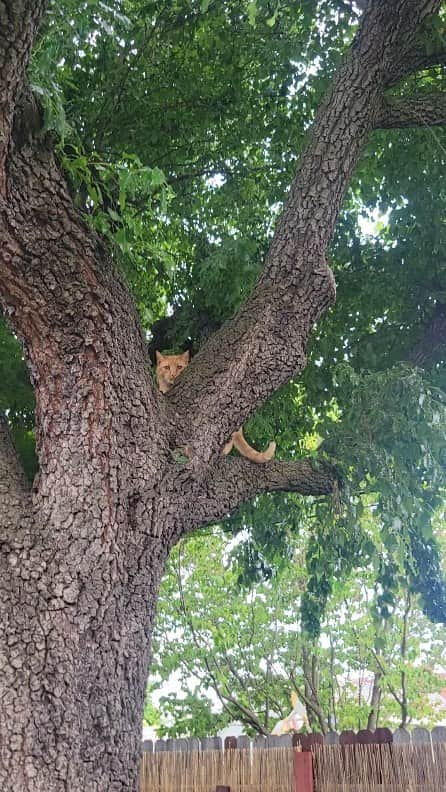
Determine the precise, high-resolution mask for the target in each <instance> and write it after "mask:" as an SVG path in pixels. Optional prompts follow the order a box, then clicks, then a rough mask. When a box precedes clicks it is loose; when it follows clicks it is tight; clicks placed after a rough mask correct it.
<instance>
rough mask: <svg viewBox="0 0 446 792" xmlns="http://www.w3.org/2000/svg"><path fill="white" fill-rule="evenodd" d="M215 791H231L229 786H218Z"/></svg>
mask: <svg viewBox="0 0 446 792" xmlns="http://www.w3.org/2000/svg"><path fill="white" fill-rule="evenodd" d="M215 792H231V787H228V786H218V787H216V788H215Z"/></svg>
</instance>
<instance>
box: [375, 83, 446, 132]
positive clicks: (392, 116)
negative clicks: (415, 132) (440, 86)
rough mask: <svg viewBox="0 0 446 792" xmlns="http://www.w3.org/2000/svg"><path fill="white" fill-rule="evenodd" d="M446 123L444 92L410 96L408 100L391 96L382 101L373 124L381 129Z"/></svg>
mask: <svg viewBox="0 0 446 792" xmlns="http://www.w3.org/2000/svg"><path fill="white" fill-rule="evenodd" d="M444 124H446V93H440V92H437V93H433V94H422V95H421V96H411V97H410V100H407V99H400V98H396V97H392V98H389V99H386V100H384V101H383V104H382V107H381V109H380V110H379V112H378V114H377V117H376V121H375V126H376V127H380V128H381V129H392V128H395V127H399V128H401V127H414V126H423V125H426V126H444Z"/></svg>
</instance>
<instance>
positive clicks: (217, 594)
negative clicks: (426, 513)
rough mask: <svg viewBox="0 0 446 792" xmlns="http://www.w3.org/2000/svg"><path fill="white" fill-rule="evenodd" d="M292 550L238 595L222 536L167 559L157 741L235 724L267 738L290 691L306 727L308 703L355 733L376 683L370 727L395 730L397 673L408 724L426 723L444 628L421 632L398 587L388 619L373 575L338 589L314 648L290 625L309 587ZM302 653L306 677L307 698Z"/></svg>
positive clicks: (422, 621) (299, 544)
mask: <svg viewBox="0 0 446 792" xmlns="http://www.w3.org/2000/svg"><path fill="white" fill-rule="evenodd" d="M370 528H371V530H372V526H370ZM375 530H376V529H375ZM292 545H293V562H294V563H293V564H290V563H288V564H287V565H285V566H284V567H283V569H282V572H281V573H280V574H279V575H276V576H275V578H274V580H272V581H269V582H261V583H258V584H256V585H255V586H254V588H253V589H252V591H251V592H250V594H249V595H248V596H247V595H246V593H245V592H241V591H240V588H239V586H238V582H237V570H236V569H235V568H234V566H233V565H232V564H231V562H230V558H231V550H230V543H228V540H227V538H225V537H224V535H223V534H221V533H220V532H214V533H212V534H210V535H206V536H202V535H196V536H194V537H192V538H191V539H190V540H188V541H187V542H183V543H182V544H181V545H180V547H179V548H176V549H175V550H174V552H173V554H172V556H171V559H170V562H169V569H168V573H167V575H166V576H165V578H164V581H163V585H162V589H161V596H160V601H159V609H158V617H157V625H156V630H155V635H154V665H153V668H152V672H153V679H152V682H151V691H152V696H153V699H154V700H157V701H158V712H157V719H158V720H157V723H158V724H159V725H158V727H157V728H158V731H159V733H160V734H165V735H169V736H183V735H190V736H208V735H210V734H214V733H216V731H217V730H218V729H219V728H221V727H222V726H223V725H226V724H227V723H228V722H230V721H231V720H233V719H237V720H239V721H241V722H242V723H243V724H244V726H245V729H246V731H247V732H249V733H262V732H263V730H265V731H270V730H271V729H272V728H273V726H274V725H275V723H276V722H277V721H278V720H279V719H281V718H283V717H285V716H286V715H287V714H288V712H289V711H290V709H291V706H290V694H291V691H292V690H297V691H298V695H299V697H300V699H301V700H307V711H308V713H309V715H310V716H311V705H312V704H313V705H314V706H315V707H317V708H319V709H320V710H321V713H322V715H321V717H322V725H323V726H324V727H325V728H327V727H328V725H331V726H332V727H333V728H338V729H342V728H354V729H359V728H365V727H366V726H367V722H368V717H369V714H370V710H371V703H370V695H371V687H372V683H373V681H374V680H375V681H376V683H377V684H378V685H379V687H380V690H381V702H380V709H379V720H378V723H379V724H380V725H387V726H392V725H393V726H396V725H397V724H398V723H399V722H400V721H401V717H402V706H401V701H402V699H403V692H402V691H403V688H402V685H403V677H402V674H404V691H405V696H406V698H407V705H408V717H409V720H410V722H411V724H412V725H414V724H415V723H427V724H432V725H433V724H434V723H435V719H436V717H437V713H436V709H435V704H434V701H433V700H432V699H430V698H429V696H430V694H432V693H434V692H435V691H438V690H439V689H440V688H441V686H442V679H441V676H438V675H437V674H436V673H435V667H436V666H438V667H441V662H442V660H441V657H442V651H443V646H444V642H443V638H442V629H443V628H439V627H435V626H433V625H431V624H430V623H429V621H428V620H427V619H426V618H425V617H423V616H422V615H421V613H420V612H419V611H418V610H417V609H416V608H415V607H413V605H412V604H411V603H410V600H409V606H408V597H407V592H406V591H405V586H404V579H403V578H401V577H400V578H398V577H397V578H396V582H395V587H394V600H393V608H392V614H391V615H388V616H387V617H386V618H383V617H382V603H379V600H380V598H382V592H381V593H380V591H381V590H380V587H379V586H378V585H377V584H376V583H375V582H374V570H373V569H372V568H370V567H362V568H361V569H360V571H359V574H357V575H356V576H355V575H351V576H350V577H349V578H348V580H347V581H346V582H345V583H343V584H336V586H335V587H334V591H333V596H332V598H331V601H330V604H329V606H328V609H327V612H326V617H325V619H324V622H323V626H322V635H321V638H320V640H319V641H318V642H309V641H308V638H307V636H306V635H305V634H304V633H302V631H301V630H300V628H299V624H298V620H297V619H296V610H298V608H299V603H300V600H301V598H302V595H303V592H304V591H305V587H306V583H307V576H308V573H307V572H306V570H305V566H304V565H303V564H302V561H303V556H304V554H305V536H303V535H300V537H298V538H297V540H294V542H293V543H292ZM222 558H223V559H224V561H223V563H222ZM405 614H406V616H407V615H408V619H409V625H406V626H408V628H409V629H408V634H407V640H406V645H404V630H405V627H404V619H405ZM305 653H307V655H309V656H310V658H311V665H312V667H313V668H315V669H316V674H315V675H314V680H316V681H315V683H314V688H315V689H314V692H311V694H310V693H309V692H308V688H307V686H306V684H305V683H306V674H307V673H308V669H307V668H306V667H305V661H304V655H305ZM315 725H316V728H319V729H320V728H321V723H320V722H318V721H316V723H315Z"/></svg>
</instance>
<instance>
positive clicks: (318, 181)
mask: <svg viewBox="0 0 446 792" xmlns="http://www.w3.org/2000/svg"><path fill="white" fill-rule="evenodd" d="M439 5H440V0H424V2H420V0H397V1H396V2H391V3H389V2H388V0H375V2H372V3H370V4H369V8H368V10H367V11H366V13H365V14H364V17H363V20H362V24H361V28H360V31H359V33H358V35H357V38H356V40H355V42H354V44H353V46H352V48H351V50H350V52H349V54H348V55H347V56H346V58H345V60H344V62H343V64H342V66H341V68H340V70H339V72H338V74H337V76H336V77H335V79H334V82H333V85H332V88H331V90H330V92H329V94H328V95H327V97H326V98H325V101H324V102H323V103H322V105H321V107H320V110H319V112H318V114H317V117H316V120H315V123H314V126H313V129H312V133H311V135H310V139H309V143H308V145H307V148H306V150H305V152H304V154H303V156H302V158H301V161H300V166H299V168H298V171H297V173H296V176H295V178H294V181H293V183H292V185H291V189H290V193H289V196H288V200H287V203H286V206H285V208H284V211H283V214H282V216H281V219H280V221H279V223H278V225H277V228H276V232H275V234H274V238H273V241H272V244H271V247H270V250H269V253H268V255H267V258H266V262H265V267H264V270H263V273H262V275H261V277H260V278H259V281H258V283H257V285H256V287H255V288H254V290H253V292H252V294H251V295H250V297H249V298H248V300H247V301H246V302H245V303H244V305H243V306H242V307H241V309H240V310H239V312H238V313H237V314H236V316H235V317H234V318H233V319H232V320H231V321H229V322H228V323H226V324H225V325H224V326H223V327H222V328H221V329H220V330H219V331H218V332H217V333H216V334H214V336H213V337H212V338H211V339H210V340H209V341H208V342H207V344H206V345H205V346H204V347H203V349H202V350H201V351H200V353H199V354H198V355H197V356H196V358H195V359H194V360H193V362H192V364H191V366H190V367H189V369H188V370H187V371H186V372H185V375H184V376H183V377H182V378H181V381H179V382H178V385H177V386H175V387H174V388H173V389H172V391H171V392H170V393H169V395H168V401H169V402H170V405H171V408H172V421H173V422H174V425H175V429H176V435H177V443H178V445H187V446H189V448H190V449H191V453H192V457H193V465H194V467H195V469H197V468H200V466H201V467H202V468H203V469H204V468H205V466H206V465H207V464H208V462H209V460H210V459H211V458H212V456H214V457H216V456H217V455H218V453H219V449H220V448H221V447H222V446H223V444H224V442H225V441H226V440H227V439H228V437H229V436H230V434H231V432H232V431H233V430H234V429H236V428H237V427H238V426H239V425H240V424H241V423H243V421H244V420H245V419H246V418H247V416H249V415H250V414H251V413H252V412H253V411H254V410H255V409H256V407H257V406H258V405H259V404H260V403H261V402H263V401H264V400H265V399H266V398H267V397H268V396H269V395H270V394H271V393H272V392H273V391H274V390H275V389H276V388H278V387H279V386H280V385H282V384H283V383H284V382H286V381H287V380H288V379H290V377H292V376H295V375H296V374H299V372H300V371H302V369H303V368H304V366H305V363H306V355H305V351H306V346H307V342H308V337H309V334H310V331H311V328H312V326H313V325H314V323H315V321H317V319H318V318H319V316H320V315H321V314H322V313H323V311H324V310H325V309H326V308H327V307H328V306H329V305H330V304H331V303H332V302H333V300H334V282H333V276H332V274H331V271H330V269H329V268H328V265H327V262H326V253H327V248H328V244H329V242H330V239H331V236H332V234H333V230H334V227H335V223H336V219H337V216H338V213H339V210H340V207H341V204H342V201H343V198H344V195H345V192H346V190H347V187H348V183H349V180H350V177H351V174H352V172H353V169H354V167H355V165H356V163H357V161H358V158H359V155H360V152H361V150H362V148H363V145H364V143H365V141H366V139H367V137H368V135H369V133H370V131H371V130H372V129H373V128H374V125H375V119H376V116H377V113H378V111H379V108H380V107H381V105H382V97H383V93H384V90H385V89H386V87H387V86H388V84H389V83H390V82H391V80H392V78H393V76H394V74H395V71H396V70H397V68H399V67H398V64H399V63H400V61H401V52H402V50H403V49H404V50H406V49H407V50H408V51H409V50H411V49H412V48H413V47H414V46H415V42H416V37H417V34H418V31H419V28H420V25H421V22H422V21H423V19H424V18H425V17H426V16H427V15H428V14H430V13H434V12H435V11H437V10H438V8H439Z"/></svg>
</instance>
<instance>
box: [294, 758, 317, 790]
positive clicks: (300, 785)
mask: <svg viewBox="0 0 446 792" xmlns="http://www.w3.org/2000/svg"><path fill="white" fill-rule="evenodd" d="M294 781H295V792H314V784H313V754H312V753H311V752H310V751H295V752H294Z"/></svg>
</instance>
